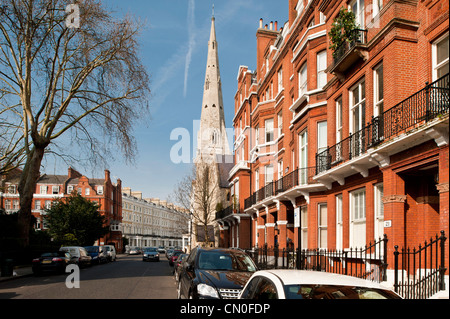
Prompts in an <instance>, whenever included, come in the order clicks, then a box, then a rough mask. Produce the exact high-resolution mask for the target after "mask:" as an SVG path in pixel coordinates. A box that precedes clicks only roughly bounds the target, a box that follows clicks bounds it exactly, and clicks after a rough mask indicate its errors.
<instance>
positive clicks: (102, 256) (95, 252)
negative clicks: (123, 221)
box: [84, 246, 108, 264]
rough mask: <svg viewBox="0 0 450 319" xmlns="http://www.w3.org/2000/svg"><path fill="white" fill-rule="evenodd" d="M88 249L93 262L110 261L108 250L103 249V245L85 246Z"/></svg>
mask: <svg viewBox="0 0 450 319" xmlns="http://www.w3.org/2000/svg"><path fill="white" fill-rule="evenodd" d="M84 248H86V251H87V252H88V254H89V256H91V257H92V263H93V264H103V263H106V262H108V254H107V252H106V251H103V247H101V246H85V247H84Z"/></svg>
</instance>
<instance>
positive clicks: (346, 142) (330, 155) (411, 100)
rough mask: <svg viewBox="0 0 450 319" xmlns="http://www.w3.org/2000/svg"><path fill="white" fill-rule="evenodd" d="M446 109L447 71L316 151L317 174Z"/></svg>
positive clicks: (446, 110) (446, 112) (447, 108)
mask: <svg viewBox="0 0 450 319" xmlns="http://www.w3.org/2000/svg"><path fill="white" fill-rule="evenodd" d="M448 112H449V74H446V75H444V76H443V77H441V78H440V79H438V80H436V81H435V82H433V83H431V84H428V83H427V85H426V86H425V87H424V88H423V89H421V90H420V91H418V92H416V93H415V94H413V95H412V96H410V97H408V98H406V99H405V100H403V101H402V102H400V103H398V104H397V105H395V106H393V107H392V108H390V109H388V110H387V111H385V112H384V113H382V114H381V115H379V116H377V117H374V118H372V120H371V121H370V122H369V123H367V125H366V126H365V127H364V128H363V129H361V130H360V131H358V132H356V133H354V134H350V136H348V137H347V138H345V139H343V140H342V141H340V142H339V143H337V144H335V145H333V146H330V147H328V148H327V149H326V150H325V151H323V152H321V153H318V154H316V171H317V174H320V173H322V172H324V171H327V170H329V169H331V168H333V167H335V166H337V165H339V164H341V163H343V162H345V161H348V160H351V159H352V158H355V157H358V156H359V155H362V154H363V153H365V152H366V151H367V150H368V149H369V148H372V147H374V146H377V145H379V144H381V143H383V142H385V141H388V140H391V139H392V138H393V137H395V136H399V135H401V134H403V133H407V132H409V131H411V130H412V129H414V128H417V127H418V126H421V125H424V124H426V123H428V122H430V121H432V120H434V119H436V118H438V117H441V116H445V115H447V114H448Z"/></svg>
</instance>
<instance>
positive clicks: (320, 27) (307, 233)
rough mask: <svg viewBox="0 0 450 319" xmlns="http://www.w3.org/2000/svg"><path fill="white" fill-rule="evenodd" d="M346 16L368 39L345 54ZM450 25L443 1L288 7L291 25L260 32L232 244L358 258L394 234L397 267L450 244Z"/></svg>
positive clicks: (244, 86)
mask: <svg viewBox="0 0 450 319" xmlns="http://www.w3.org/2000/svg"><path fill="white" fill-rule="evenodd" d="M342 7H344V8H346V9H348V10H349V11H352V12H353V13H354V14H355V19H356V24H357V28H356V29H355V30H354V31H353V33H352V35H353V38H352V39H351V40H352V41H349V42H345V43H344V44H343V45H342V46H341V47H339V48H337V49H336V50H334V51H333V50H331V49H330V48H329V47H330V35H329V32H330V30H331V29H332V27H333V22H334V21H335V19H336V17H337V15H338V14H339V11H340V9H341V8H342ZM448 13H449V9H448V1H444V0H430V1H415V0H412V1H398V0H374V1H370V2H369V1H367V0H366V1H363V0H353V1H334V0H309V1H308V0H304V1H303V0H289V12H287V15H288V21H287V22H286V23H285V24H284V25H282V26H279V25H278V23H277V22H275V23H273V22H270V24H266V25H265V26H263V20H262V19H261V21H260V25H259V28H258V29H257V30H256V63H255V71H253V72H252V71H250V70H249V68H248V67H247V66H241V67H239V72H238V77H237V79H238V83H237V93H236V95H235V117H234V127H235V133H236V134H235V136H236V139H235V143H234V145H235V149H234V152H235V163H236V166H235V167H234V168H233V169H232V171H231V173H230V177H229V181H230V182H231V184H232V185H233V187H235V185H237V183H238V185H239V186H238V188H237V189H235V191H234V194H236V198H237V199H238V203H239V204H238V207H239V210H238V211H236V210H235V211H229V212H228V214H226V213H225V212H223V213H222V214H221V215H220V216H221V218H220V219H219V220H220V221H221V222H223V221H226V220H228V221H230V222H229V223H228V227H227V229H224V230H222V234H221V237H222V238H223V239H224V242H223V244H230V243H234V244H235V245H236V243H237V242H238V243H239V246H240V247H241V248H248V247H254V246H258V247H261V246H263V245H265V244H267V245H268V246H269V247H270V246H273V245H275V244H278V245H279V247H280V248H285V247H287V245H289V244H291V243H292V244H293V245H294V247H299V246H300V247H302V248H327V249H348V248H349V247H362V246H364V245H365V244H368V243H369V242H374V241H375V240H377V239H378V238H380V237H382V236H383V235H384V234H386V236H387V238H388V245H387V249H388V252H387V256H388V265H389V267H392V265H393V260H392V256H393V251H394V246H395V245H398V246H399V247H417V246H418V245H419V244H422V243H423V242H424V241H426V240H428V239H429V238H430V237H432V236H435V235H437V234H439V233H440V231H444V232H445V234H446V236H448V234H449V227H448V224H449V215H448V213H449V198H448V194H449V186H448V185H449V168H448V165H449V158H448V154H449V151H448V143H449V74H448V72H449V71H448V69H449V51H448V48H449V44H448V38H449V32H448V27H449V16H448ZM249 41H251V39H249ZM233 214H238V215H236V217H233ZM244 217H245V219H244ZM297 217H298V218H297ZM242 220H249V224H250V225H251V226H250V227H248V226H246V225H244V224H240V221H242ZM237 237H239V239H240V240H239V241H237ZM242 238H246V241H245V242H244V241H242ZM247 238H249V239H248V240H247ZM299 241H300V242H299ZM247 242H250V243H251V244H250V245H249V246H247V245H246V244H247ZM446 260H447V261H446V264H447V265H448V241H447V242H446ZM447 273H448V272H447Z"/></svg>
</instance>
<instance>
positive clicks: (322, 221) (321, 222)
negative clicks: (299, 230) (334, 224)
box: [317, 203, 328, 249]
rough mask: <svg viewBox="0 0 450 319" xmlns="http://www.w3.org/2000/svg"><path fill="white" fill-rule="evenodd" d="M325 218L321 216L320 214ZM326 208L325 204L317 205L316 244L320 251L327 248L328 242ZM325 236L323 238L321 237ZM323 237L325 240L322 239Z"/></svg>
mask: <svg viewBox="0 0 450 319" xmlns="http://www.w3.org/2000/svg"><path fill="white" fill-rule="evenodd" d="M324 212H325V214H326V216H325V217H324V216H322V213H324ZM327 220H328V207H327V203H319V204H317V244H318V247H319V248H321V249H326V248H327V242H328V225H327V224H328V222H327ZM323 235H325V236H323ZM324 237H325V238H324Z"/></svg>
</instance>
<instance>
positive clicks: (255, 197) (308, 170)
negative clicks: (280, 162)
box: [244, 167, 316, 209]
mask: <svg viewBox="0 0 450 319" xmlns="http://www.w3.org/2000/svg"><path fill="white" fill-rule="evenodd" d="M315 174H316V167H305V168H297V169H296V170H294V171H292V172H291V173H289V174H287V175H286V176H283V177H281V178H280V179H278V180H276V181H273V182H270V183H268V184H267V185H266V186H264V187H262V188H260V189H259V190H257V191H255V192H254V193H253V194H252V195H250V197H248V198H246V199H245V201H244V209H247V208H250V207H252V206H253V205H255V204H256V203H258V202H260V201H262V200H264V199H266V198H269V197H272V196H276V195H278V194H280V193H283V192H285V191H287V190H289V189H291V188H293V187H296V186H300V185H307V184H312V183H313V182H314V180H313V176H314V175H315Z"/></svg>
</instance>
